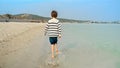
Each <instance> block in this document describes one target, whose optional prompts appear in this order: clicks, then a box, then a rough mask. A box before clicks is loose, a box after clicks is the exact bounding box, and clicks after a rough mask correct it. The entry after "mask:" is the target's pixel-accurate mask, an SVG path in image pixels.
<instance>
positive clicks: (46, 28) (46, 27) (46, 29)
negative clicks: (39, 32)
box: [44, 23, 48, 35]
mask: <svg viewBox="0 0 120 68" xmlns="http://www.w3.org/2000/svg"><path fill="white" fill-rule="evenodd" d="M47 31H48V23H47V24H46V26H45V32H44V35H46V34H47Z"/></svg>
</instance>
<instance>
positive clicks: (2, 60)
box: [0, 22, 44, 68]
mask: <svg viewBox="0 0 120 68" xmlns="http://www.w3.org/2000/svg"><path fill="white" fill-rule="evenodd" d="M43 33H44V24H40V23H14V22H9V23H0V68H16V67H20V66H17V65H20V64H17V65H15V62H18V63H19V62H21V63H24V62H23V61H24V59H25V58H26V56H25V55H26V53H27V52H31V50H29V49H33V51H34V52H33V54H32V53H31V55H35V52H36V51H35V49H37V48H36V47H39V48H41V47H42V40H43V37H44V36H43ZM36 38H39V40H38V41H37V42H39V43H40V42H41V44H40V45H39V46H36V47H34V46H33V45H35V44H36V45H37V42H36V41H34V39H36ZM25 52H26V53H25ZM29 54H30V53H29ZM23 55H24V56H23ZM20 57H22V58H23V59H21V58H20ZM28 57H29V56H28ZM31 58H33V57H31ZM20 59H21V61H20ZM18 60H19V61H18ZM27 61H28V60H27ZM12 64H13V65H12ZM24 67H25V66H24Z"/></svg>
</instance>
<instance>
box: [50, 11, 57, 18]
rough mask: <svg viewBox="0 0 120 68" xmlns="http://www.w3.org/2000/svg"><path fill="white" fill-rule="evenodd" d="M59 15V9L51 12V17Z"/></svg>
mask: <svg viewBox="0 0 120 68" xmlns="http://www.w3.org/2000/svg"><path fill="white" fill-rule="evenodd" d="M57 15H58V14H57V11H55V10H53V11H52V12H51V17H54V18H56V17H57Z"/></svg>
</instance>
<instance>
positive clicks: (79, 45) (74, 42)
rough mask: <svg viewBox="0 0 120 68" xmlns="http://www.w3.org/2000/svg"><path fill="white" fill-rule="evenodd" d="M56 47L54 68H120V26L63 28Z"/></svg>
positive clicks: (70, 25) (103, 25) (102, 25)
mask: <svg viewBox="0 0 120 68" xmlns="http://www.w3.org/2000/svg"><path fill="white" fill-rule="evenodd" d="M58 47H59V50H60V51H61V54H60V55H59V59H58V61H59V65H58V66H56V67H53V68H120V25H119V24H77V23H76V24H63V25H62V38H61V39H59V42H58Z"/></svg>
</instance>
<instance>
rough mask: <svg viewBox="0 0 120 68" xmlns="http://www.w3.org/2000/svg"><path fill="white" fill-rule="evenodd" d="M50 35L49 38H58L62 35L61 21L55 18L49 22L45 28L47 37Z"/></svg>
mask: <svg viewBox="0 0 120 68" xmlns="http://www.w3.org/2000/svg"><path fill="white" fill-rule="evenodd" d="M46 34H47V35H48V36H49V37H58V36H59V35H61V23H60V22H59V20H57V19H55V18H53V19H51V20H49V21H48V23H47V24H46V27H45V35H46Z"/></svg>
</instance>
